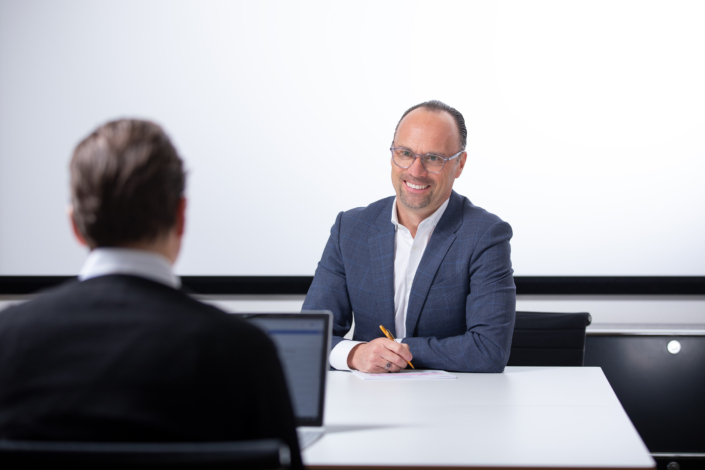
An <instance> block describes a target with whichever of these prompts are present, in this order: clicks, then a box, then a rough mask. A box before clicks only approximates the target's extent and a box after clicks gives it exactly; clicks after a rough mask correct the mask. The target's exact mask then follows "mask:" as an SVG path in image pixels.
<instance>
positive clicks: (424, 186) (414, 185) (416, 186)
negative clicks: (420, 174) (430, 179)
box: [404, 181, 431, 189]
mask: <svg viewBox="0 0 705 470" xmlns="http://www.w3.org/2000/svg"><path fill="white" fill-rule="evenodd" d="M404 184H406V185H407V186H408V187H409V188H411V189H426V188H428V187H429V186H431V185H430V184H425V185H424V184H414V183H409V182H408V181H404Z"/></svg>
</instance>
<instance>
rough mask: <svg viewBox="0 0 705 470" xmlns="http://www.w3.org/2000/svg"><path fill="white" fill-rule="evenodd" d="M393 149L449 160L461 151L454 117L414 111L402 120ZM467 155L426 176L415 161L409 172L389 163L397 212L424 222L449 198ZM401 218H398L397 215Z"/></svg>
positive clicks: (421, 109) (423, 169)
mask: <svg viewBox="0 0 705 470" xmlns="http://www.w3.org/2000/svg"><path fill="white" fill-rule="evenodd" d="M394 147H406V148H408V149H410V150H412V151H413V152H416V153H417V154H426V153H435V154H438V155H442V156H444V157H451V156H453V155H455V154H456V153H457V152H458V151H460V136H459V134H458V127H457V126H456V124H455V121H454V120H453V117H452V116H451V115H450V114H448V113H446V112H435V111H428V110H426V109H424V108H417V109H415V110H413V111H412V112H410V113H409V114H407V115H406V117H404V119H403V120H402V121H401V123H400V124H399V128H398V129H397V133H396V135H395V137H394ZM466 156H467V154H465V153H463V154H461V155H460V156H459V157H458V158H456V159H453V160H451V161H449V162H447V163H446V165H445V167H443V170H442V171H441V172H440V173H429V172H428V171H426V169H425V168H424V167H423V165H421V159H419V158H417V159H415V160H414V163H413V164H412V165H411V166H410V167H409V168H400V167H399V166H397V165H396V164H395V163H394V161H393V160H392V162H391V163H392V184H393V185H394V189H395V190H396V193H397V200H398V201H399V202H400V203H401V204H397V207H398V211H399V212H402V211H404V212H406V213H413V214H415V215H417V216H420V217H423V218H426V217H428V216H429V215H431V214H432V213H433V212H435V211H436V209H438V208H439V207H441V205H442V204H443V203H444V202H445V201H446V199H448V198H449V197H450V193H451V191H452V189H453V182H454V181H455V179H456V178H457V177H459V176H460V174H461V173H462V172H463V168H464V167H465V159H466ZM400 216H401V214H400Z"/></svg>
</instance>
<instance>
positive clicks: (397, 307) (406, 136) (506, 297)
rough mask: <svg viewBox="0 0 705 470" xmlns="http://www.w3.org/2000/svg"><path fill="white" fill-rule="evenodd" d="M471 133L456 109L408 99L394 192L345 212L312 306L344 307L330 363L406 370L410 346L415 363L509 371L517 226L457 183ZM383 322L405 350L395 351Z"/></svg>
mask: <svg viewBox="0 0 705 470" xmlns="http://www.w3.org/2000/svg"><path fill="white" fill-rule="evenodd" d="M466 137H467V130H466V128H465V123H464V120H463V117H462V115H461V114H460V113H459V112H458V111H457V110H455V109H454V108H451V107H449V106H447V105H445V104H444V103H441V102H438V101H430V102H426V103H422V104H420V105H417V106H414V107H412V108H410V109H409V110H407V111H406V113H404V115H403V116H402V119H401V120H400V121H399V124H398V125H397V129H396V131H395V136H394V141H393V144H392V159H391V166H392V182H393V184H394V188H395V191H396V197H389V198H386V199H382V200H380V201H377V202H374V203H372V204H370V205H369V206H367V207H364V208H357V209H352V210H349V211H347V212H341V213H340V214H338V217H337V218H336V220H335V224H334V225H333V227H332V229H331V234H330V238H329V240H328V242H327V244H326V246H325V249H324V251H323V256H322V257H321V261H320V262H319V264H318V268H317V269H316V273H315V276H314V279H313V283H312V285H311V287H310V289H309V291H308V294H307V296H306V300H305V302H304V306H303V308H304V309H311V310H316V309H327V310H331V311H332V312H333V313H334V315H335V319H334V324H333V325H334V326H333V343H332V346H333V348H332V351H331V355H330V363H331V366H332V367H334V368H336V369H359V370H363V371H366V372H373V373H381V372H397V371H399V370H400V369H402V368H404V367H406V360H405V359H408V358H409V357H408V356H407V357H403V356H404V355H409V356H411V357H412V358H413V359H412V364H413V365H414V367H417V368H432V369H445V370H453V371H465V372H502V371H503V370H504V367H505V365H506V363H507V360H508V358H509V351H510V346H511V340H512V332H513V328H514V318H515V310H516V289H515V286H514V279H513V275H512V274H513V271H512V265H511V260H510V245H509V240H510V239H511V237H512V229H511V227H510V226H509V224H507V223H506V222H503V221H502V220H501V219H500V218H499V217H497V216H495V215H493V214H491V213H489V212H487V211H485V210H484V209H481V208H479V207H477V206H475V205H473V204H472V203H471V202H470V201H469V200H468V199H467V198H465V197H463V196H461V195H459V194H457V193H456V192H455V191H453V190H452V186H453V182H454V180H455V179H456V178H458V177H459V176H460V174H461V173H462V170H463V167H464V164H465V159H466V156H467V155H466V153H465V152H464V149H465V144H466ZM458 150H460V152H459V151H458ZM433 171H437V172H436V173H434V172H433ZM353 316H354V335H353V340H352V341H348V340H345V339H344V338H343V336H344V335H345V334H346V333H348V332H349V330H350V328H351V325H352V322H353ZM380 324H381V325H384V327H385V328H387V329H388V330H390V331H391V332H392V333H393V334H394V336H395V337H396V340H397V341H398V342H401V343H402V346H403V345H406V346H404V348H405V349H401V348H399V349H398V350H397V351H396V354H395V351H390V350H388V348H390V347H392V346H390V345H394V343H393V342H391V341H389V340H388V339H384V338H383V334H382V332H381V330H380V328H379V325H380ZM363 348H364V350H363ZM361 351H362V352H361ZM404 351H406V352H404Z"/></svg>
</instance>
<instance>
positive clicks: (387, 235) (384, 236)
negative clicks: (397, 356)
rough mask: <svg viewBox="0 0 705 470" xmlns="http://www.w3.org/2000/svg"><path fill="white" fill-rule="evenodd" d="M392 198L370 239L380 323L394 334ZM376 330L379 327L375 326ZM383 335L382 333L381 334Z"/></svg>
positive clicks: (373, 229)
mask: <svg viewBox="0 0 705 470" xmlns="http://www.w3.org/2000/svg"><path fill="white" fill-rule="evenodd" d="M393 203H394V198H393V197H392V198H390V200H389V202H388V203H387V204H385V205H384V206H383V208H382V210H381V211H380V213H379V215H378V216H377V219H376V221H375V224H373V225H372V226H371V227H370V237H369V238H368V243H369V251H370V267H371V270H372V283H373V284H374V289H375V294H376V295H375V298H376V299H377V305H378V307H379V308H380V311H379V316H380V321H381V323H382V324H383V325H384V327H385V328H387V329H388V330H390V331H391V332H392V334H396V328H395V327H394V224H393V223H392V220H391V219H392V204H393ZM375 328H377V326H376V325H375ZM380 334H381V332H380Z"/></svg>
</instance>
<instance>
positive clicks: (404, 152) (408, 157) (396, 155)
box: [389, 147, 465, 173]
mask: <svg viewBox="0 0 705 470" xmlns="http://www.w3.org/2000/svg"><path fill="white" fill-rule="evenodd" d="M389 150H391V151H392V160H394V163H395V164H396V165H397V166H398V167H399V168H409V167H410V166H411V165H413V164H414V160H416V159H417V158H420V159H421V165H423V167H424V168H425V169H426V171H428V172H429V173H440V172H441V171H443V168H444V167H445V166H446V163H447V162H449V161H451V160H453V159H454V158H458V156H459V155H460V154H461V153H463V152H464V151H465V150H461V151H460V152H458V153H456V154H455V155H453V156H452V157H444V156H442V155H437V154H435V153H427V154H424V155H419V154H418V153H414V152H412V151H411V150H409V149H408V148H406V147H392V148H390V149H389Z"/></svg>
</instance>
